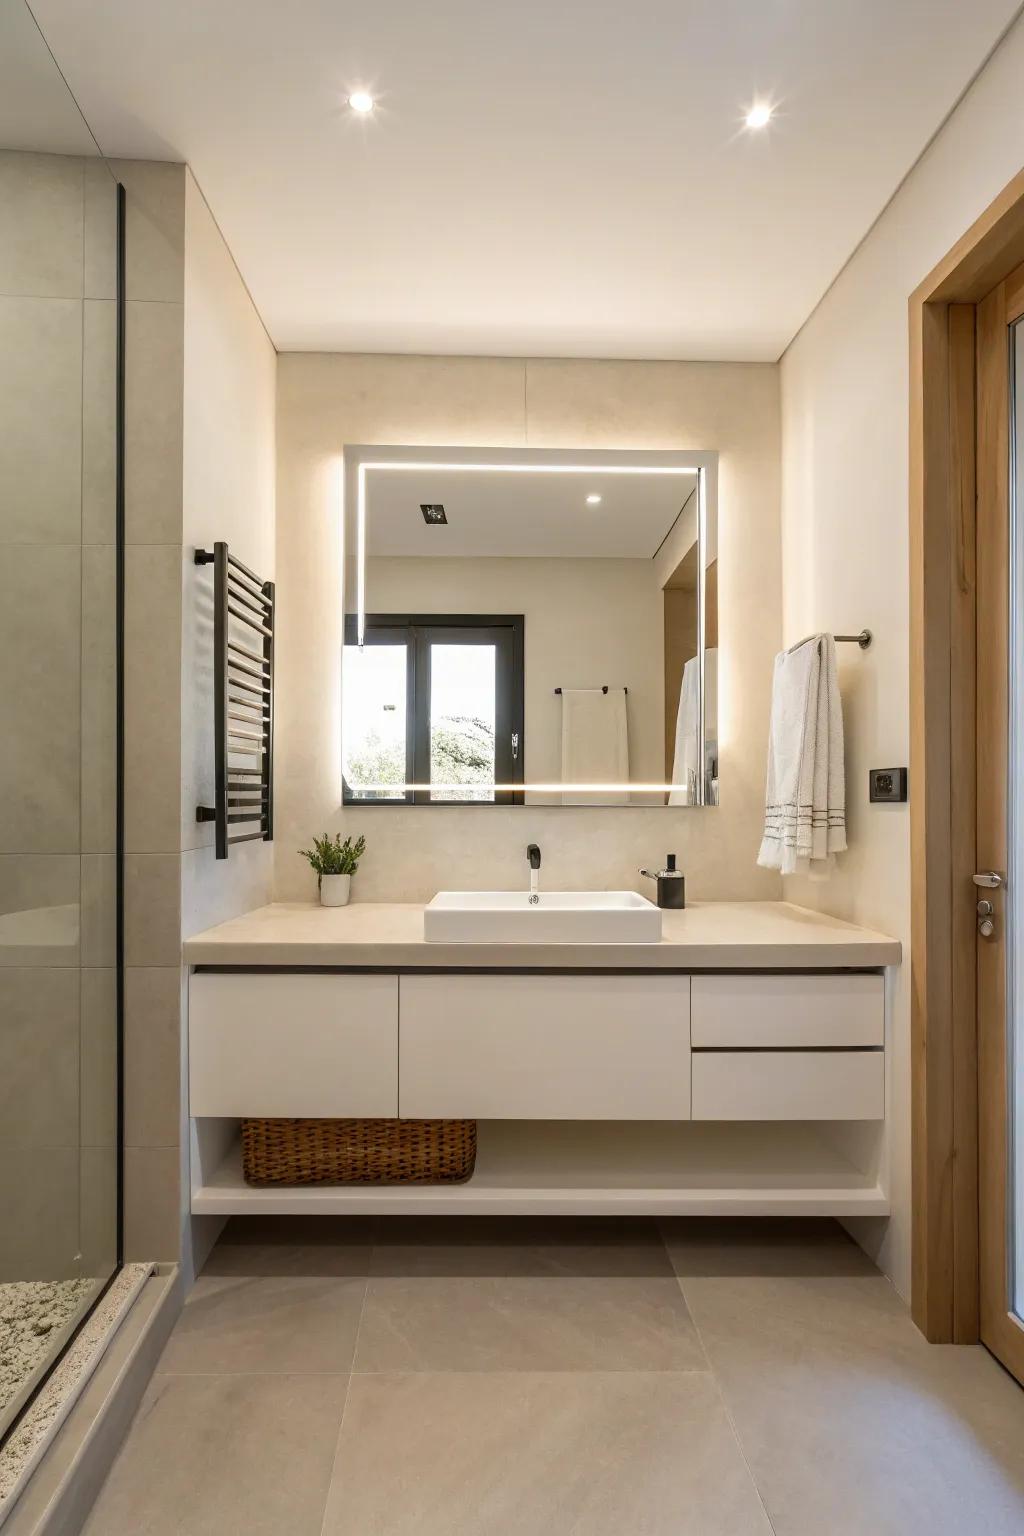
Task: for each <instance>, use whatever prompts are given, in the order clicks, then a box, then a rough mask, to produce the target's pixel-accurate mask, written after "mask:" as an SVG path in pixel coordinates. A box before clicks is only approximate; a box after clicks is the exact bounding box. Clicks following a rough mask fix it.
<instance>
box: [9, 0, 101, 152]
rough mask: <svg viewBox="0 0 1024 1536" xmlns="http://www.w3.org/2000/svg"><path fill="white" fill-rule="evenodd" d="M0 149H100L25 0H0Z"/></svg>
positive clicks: (76, 150)
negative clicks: (61, 75) (62, 77)
mask: <svg viewBox="0 0 1024 1536" xmlns="http://www.w3.org/2000/svg"><path fill="white" fill-rule="evenodd" d="M0 149H17V150H36V151H38V152H39V153H40V154H45V155H98V154H99V150H98V149H97V148H96V145H95V143H94V141H93V138H92V135H91V134H90V133H89V130H88V128H87V127H86V125H85V122H84V121H83V118H82V114H81V112H79V110H78V108H77V107H76V106H75V100H74V97H73V96H72V94H71V92H70V91H69V90H68V88H67V86H66V85H65V83H64V81H63V80H62V79H61V77H60V70H59V69H58V68H57V66H56V64H55V63H54V62H53V59H52V58H51V56H50V50H49V49H48V48H47V46H46V43H45V41H44V39H43V36H42V33H41V32H40V31H39V28H38V27H37V26H36V24H35V22H34V21H33V19H32V12H31V11H30V10H29V8H28V6H27V5H26V4H25V3H24V0H0Z"/></svg>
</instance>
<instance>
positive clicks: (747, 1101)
mask: <svg viewBox="0 0 1024 1536" xmlns="http://www.w3.org/2000/svg"><path fill="white" fill-rule="evenodd" d="M692 1071H693V1118H694V1120H882V1119H884V1116H885V1055H884V1052H882V1051H696V1052H695V1053H694V1056H693V1064H692Z"/></svg>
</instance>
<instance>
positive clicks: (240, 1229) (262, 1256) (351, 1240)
mask: <svg viewBox="0 0 1024 1536" xmlns="http://www.w3.org/2000/svg"><path fill="white" fill-rule="evenodd" d="M372 1254H373V1222H372V1220H369V1219H367V1218H363V1217H338V1216H234V1217H232V1218H231V1220H230V1221H229V1222H228V1224H227V1226H226V1227H225V1228H224V1231H223V1232H222V1233H221V1236H220V1238H219V1240H218V1242H217V1246H216V1247H215V1248H214V1250H213V1252H212V1253H211V1254H210V1257H209V1259H208V1260H207V1261H206V1265H205V1267H204V1269H203V1274H204V1275H303V1276H308V1277H314V1278H315V1277H316V1276H324V1275H362V1276H365V1275H368V1274H369V1272H370V1261H371V1257H372Z"/></svg>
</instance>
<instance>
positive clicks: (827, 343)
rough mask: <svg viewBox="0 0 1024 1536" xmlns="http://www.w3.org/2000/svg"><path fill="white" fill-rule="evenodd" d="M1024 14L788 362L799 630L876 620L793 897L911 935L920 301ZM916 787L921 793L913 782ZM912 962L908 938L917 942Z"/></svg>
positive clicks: (986, 154)
mask: <svg viewBox="0 0 1024 1536" xmlns="http://www.w3.org/2000/svg"><path fill="white" fill-rule="evenodd" d="M1022 77H1024V26H1022V25H1021V24H1020V23H1018V24H1017V26H1016V27H1015V28H1014V29H1013V31H1012V32H1011V33H1010V34H1009V36H1008V37H1007V39H1006V40H1005V42H1004V43H1003V44H1002V46H1001V47H1000V49H999V50H998V52H997V53H996V55H995V56H994V58H993V59H992V61H991V63H990V64H989V65H988V66H987V68H986V69H985V71H984V72H983V74H982V75H981V76H980V77H979V79H978V80H977V81H976V83H975V84H974V86H973V87H972V89H971V90H970V92H969V93H968V95H967V96H966V98H965V99H964V101H963V102H962V103H961V105H960V106H959V107H958V108H957V110H956V112H955V113H954V115H953V117H952V118H951V119H950V121H949V122H948V123H947V125H946V126H945V128H944V129H943V130H942V132H941V133H940V134H939V136H938V138H937V139H936V140H935V142H934V143H933V144H932V146H931V147H930V149H929V150H928V152H927V154H926V155H925V156H924V158H923V160H922V161H921V162H920V164H919V165H918V166H916V167H915V169H914V170H913V172H912V173H911V175H910V176H909V178H908V179H907V181H906V182H905V183H904V185H903V186H902V188H901V189H900V191H899V192H898V193H897V195H896V197H895V199H894V200H893V202H892V203H891V205H890V206H889V208H888V209H887V210H886V212H885V213H884V214H883V216H882V218H881V219H880V220H879V222H878V224H877V225H876V227H875V228H874V230H872V232H871V233H870V234H869V236H868V238H867V239H866V240H865V242H864V244H863V245H862V246H861V248H860V249H859V250H858V251H857V253H856V255H855V256H854V257H853V259H852V260H851V262H850V263H849V265H848V266H847V267H846V268H845V270H844V271H843V272H842V274H841V275H840V277H839V279H838V281H837V282H836V284H835V286H834V287H833V288H832V290H831V291H830V292H829V293H828V295H827V296H826V298H825V299H824V301H823V303H822V304H821V306H820V308H819V309H818V310H817V311H816V312H815V314H814V315H813V316H812V317H811V319H810V320H809V321H808V323H807V324H806V325H805V327H804V329H803V330H802V331H801V333H800V335H799V336H798V338H797V339H796V341H795V342H794V343H793V344H792V346H791V347H790V348H789V350H788V351H787V353H786V355H785V357H784V358H783V361H782V403H783V568H784V635H785V639H786V641H787V642H792V641H794V640H796V639H799V637H800V636H801V635H803V634H807V633H809V632H810V631H812V630H817V629H831V630H843V631H846V632H853V631H856V630H859V629H860V628H861V627H862V625H867V626H868V628H870V629H871V630H872V631H873V632H874V636H875V642H874V645H873V646H872V648H871V650H870V651H868V652H867V653H863V652H861V651H859V650H857V649H856V648H855V647H849V648H848V647H841V648H840V649H841V657H840V663H841V672H840V684H841V687H842V690H843V697H844V702H845V709H846V743H847V745H846V751H847V796H848V807H849V839H850V851H849V852H848V853H847V854H845V855H844V856H843V857H842V859H841V860H840V862H839V868H838V869H837V871H836V873H835V874H834V876H833V877H832V879H831V880H829V881H828V882H826V883H823V884H817V883H814V882H811V881H808V880H804V879H799V880H796V879H794V880H788V881H787V882H786V894H787V896H788V897H790V898H791V899H792V900H795V901H800V902H803V903H805V904H806V905H808V906H814V907H820V908H821V909H822V910H825V911H828V912H832V913H835V914H837V915H839V916H841V917H846V918H850V919H853V920H855V921H859V922H863V923H868V924H870V925H871V926H873V927H877V928H882V929H884V930H885V931H887V932H889V933H893V934H896V935H898V936H899V937H900V938H901V939H902V940H903V942H904V944H905V945H909V940H910V853H909V837H908V834H909V819H908V808H907V807H906V806H885V805H869V804H868V797H867V770H868V768H869V767H891V766H898V765H900V764H904V763H906V762H907V756H908V629H909V609H908V564H907V500H908V479H907V444H908V438H909V423H908V337H907V299H908V296H909V294H910V293H911V291H912V290H913V289H914V288H915V287H916V286H917V284H918V283H919V282H920V281H921V279H922V278H923V277H924V276H925V275H926V274H927V272H928V271H929V270H930V269H931V267H932V266H933V265H934V264H935V263H936V262H937V261H938V260H939V259H940V258H941V257H942V255H943V254H944V253H945V252H946V251H947V250H948V249H949V247H950V246H951V245H952V244H953V243H954V241H955V240H957V238H958V237H959V236H960V235H961V234H962V233H963V231H964V230H965V229H966V228H967V227H968V225H969V224H970V223H971V222H972V221H973V220H974V219H975V218H976V217H977V215H978V214H979V213H981V211H982V209H983V208H984V207H985V206H986V204H988V203H989V202H990V201H991V200H992V198H994V197H995V196H996V194H997V193H998V192H999V191H1000V189H1001V188H1002V187H1003V186H1004V185H1005V184H1006V182H1007V181H1009V180H1010V178H1011V177H1012V176H1013V175H1015V174H1016V172H1017V171H1019V170H1020V168H1021V165H1022V164H1024V117H1022V115H1021V113H1020V111H1019V96H1020V81H1021V79H1022ZM910 793H911V794H913V793H914V785H913V782H911V785H910ZM905 953H906V956H907V960H909V949H908V950H906V951H905ZM909 1030H910V1023H909V972H908V965H907V963H905V964H904V967H903V970H902V973H901V975H900V977H899V979H898V982H897V987H896V994H895V998H894V1018H893V1038H892V1041H891V1046H892V1049H891V1053H890V1059H891V1062H892V1074H891V1093H892V1102H891V1105H890V1117H889V1125H890V1130H891V1147H890V1158H891V1179H892V1196H893V1203H894V1214H893V1218H892V1221H891V1222H890V1223H889V1227H888V1230H887V1231H885V1232H883V1230H882V1229H878V1230H877V1231H869V1232H862V1233H861V1234H860V1235H861V1236H862V1237H863V1238H864V1240H865V1241H866V1242H867V1243H868V1244H869V1245H870V1246H873V1247H874V1248H875V1250H876V1251H877V1252H878V1253H879V1256H880V1260H881V1263H882V1265H883V1266H884V1267H885V1268H886V1269H887V1271H888V1272H889V1273H890V1274H891V1275H892V1276H893V1278H894V1280H895V1282H896V1284H897V1286H898V1288H899V1289H900V1290H901V1292H902V1293H903V1294H904V1295H906V1294H907V1293H908V1290H909V1283H910V1211H909V1201H910V1125H909V1111H910V1087H909Z"/></svg>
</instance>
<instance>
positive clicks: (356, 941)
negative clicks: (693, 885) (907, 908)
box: [184, 901, 901, 971]
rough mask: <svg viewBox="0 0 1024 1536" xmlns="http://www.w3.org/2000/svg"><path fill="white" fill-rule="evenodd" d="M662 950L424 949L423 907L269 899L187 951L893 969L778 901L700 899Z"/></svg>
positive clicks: (212, 958)
mask: <svg viewBox="0 0 1024 1536" xmlns="http://www.w3.org/2000/svg"><path fill="white" fill-rule="evenodd" d="M663 918H664V921H663V924H662V939H661V943H660V944H428V943H427V942H426V941H425V939H424V937H423V907H422V906H421V905H408V906H405V905H391V904H385V903H371V902H355V903H354V904H353V905H351V906H348V907H335V908H328V907H320V906H318V905H317V904H316V903H315V902H275V903H273V904H272V905H271V906H268V907H258V908H257V909H256V910H255V911H254V912H247V913H246V914H245V915H244V916H243V917H236V918H232V919H231V921H230V922H227V923H221V924H220V925H219V926H218V927H216V928H209V929H207V931H206V932H205V933H197V934H196V935H195V936H194V937H193V938H191V939H187V940H186V941H185V944H184V957H185V960H186V962H187V963H188V964H189V965H231V966H255V967H258V966H275V967H281V966H291V965H295V966H308V965H318V966H345V967H348V966H353V967H364V966H372V967H378V968H381V969H384V970H400V969H406V968H416V969H424V968H426V969H442V970H451V969H462V970H466V969H469V970H476V969H496V970H518V969H525V968H532V969H535V970H550V969H565V970H619V969H627V970H684V971H688V970H804V969H826V970H829V969H836V968H839V967H853V968H861V969H871V968H874V967H877V966H883V965H898V964H899V963H900V958H901V946H900V943H899V940H898V939H892V938H888V937H887V936H886V935H885V934H883V933H875V932H873V931H872V930H871V929H869V928H858V927H856V926H854V924H852V923H844V922H841V921H840V920H839V919H838V918H835V917H827V916H825V915H824V914H823V913H820V912H812V911H809V910H808V909H807V908H805V907H796V906H793V905H792V904H791V903H789V902H784V901H715V902H696V903H694V904H693V905H692V906H690V907H687V908H686V910H685V911H684V912H665V913H663Z"/></svg>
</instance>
